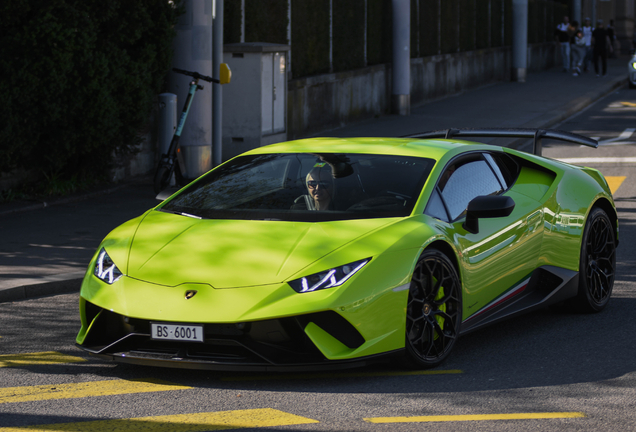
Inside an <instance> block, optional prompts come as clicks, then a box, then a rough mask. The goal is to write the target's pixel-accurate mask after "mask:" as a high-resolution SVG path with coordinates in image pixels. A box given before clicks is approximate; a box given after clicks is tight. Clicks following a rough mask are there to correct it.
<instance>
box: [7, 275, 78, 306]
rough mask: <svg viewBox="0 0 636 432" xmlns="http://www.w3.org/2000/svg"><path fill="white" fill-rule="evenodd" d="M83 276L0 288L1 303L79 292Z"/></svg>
mask: <svg viewBox="0 0 636 432" xmlns="http://www.w3.org/2000/svg"><path fill="white" fill-rule="evenodd" d="M82 280H83V278H76V277H73V278H69V279H63V280H57V281H52V282H42V283H36V284H31V285H23V286H17V287H13V288H7V289H3V290H0V303H9V302H15V301H21V300H29V299H33V298H38V297H50V296H54V295H58V294H73V293H79V291H80V287H81V285H82Z"/></svg>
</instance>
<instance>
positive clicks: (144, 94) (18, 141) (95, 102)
mask: <svg viewBox="0 0 636 432" xmlns="http://www.w3.org/2000/svg"><path fill="white" fill-rule="evenodd" d="M177 17H178V11H177V10H176V9H174V8H173V7H172V6H170V4H169V3H168V2H157V1H154V0H147V1H143V0H137V1H127V2H118V1H103V0H11V1H4V2H2V3H0V75H1V76H2V77H3V78H2V80H0V94H1V95H2V103H1V104H0V118H2V122H0V142H1V143H2V146H0V171H2V172H8V171H10V170H12V169H15V168H26V169H33V170H35V172H37V173H39V174H41V175H42V176H43V177H45V178H48V179H49V180H50V181H54V180H64V179H76V180H80V181H90V180H94V179H99V178H104V177H105V176H106V174H107V173H108V171H109V168H110V167H111V166H112V156H113V154H114V153H120V154H121V153H126V152H130V151H132V149H133V146H134V145H135V144H136V143H138V142H139V138H138V132H139V130H140V128H141V127H142V126H143V125H144V124H146V123H147V122H148V118H149V113H150V110H151V107H152V103H153V100H154V98H155V95H156V94H157V93H158V92H160V91H161V90H162V88H163V84H164V79H165V75H166V72H167V70H168V69H169V67H170V60H171V56H172V49H171V44H172V39H173V35H174V30H173V27H174V24H175V22H176V19H177Z"/></svg>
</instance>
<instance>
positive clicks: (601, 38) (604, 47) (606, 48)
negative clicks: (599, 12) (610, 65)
mask: <svg viewBox="0 0 636 432" xmlns="http://www.w3.org/2000/svg"><path fill="white" fill-rule="evenodd" d="M592 45H594V54H593V61H594V72H596V76H597V77H598V76H599V70H598V60H599V58H600V59H601V61H602V65H603V76H605V75H607V54H608V52H609V53H612V52H613V51H614V48H613V47H612V43H611V40H610V37H609V34H608V33H607V29H606V28H605V27H603V20H598V21H597V22H596V28H595V29H594V31H593V32H592Z"/></svg>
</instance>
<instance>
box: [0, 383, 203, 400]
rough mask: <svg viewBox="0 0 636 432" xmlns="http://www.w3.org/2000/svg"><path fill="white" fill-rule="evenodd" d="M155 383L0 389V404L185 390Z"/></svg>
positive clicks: (184, 387)
mask: <svg viewBox="0 0 636 432" xmlns="http://www.w3.org/2000/svg"><path fill="white" fill-rule="evenodd" d="M190 388H192V387H186V386H180V385H177V384H172V383H169V382H167V381H162V380H157V379H133V380H108V381H92V382H82V383H73V384H51V385H38V386H25V387H6V388H0V404H2V403H14V402H29V401H40V400H51V399H74V398H83V397H91V396H109V395H119V394H130V393H148V392H159V391H168V390H186V389H190Z"/></svg>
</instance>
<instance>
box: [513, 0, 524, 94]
mask: <svg viewBox="0 0 636 432" xmlns="http://www.w3.org/2000/svg"><path fill="white" fill-rule="evenodd" d="M527 64H528V0H512V70H511V80H512V81H517V82H521V83H524V82H526V69H527Z"/></svg>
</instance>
